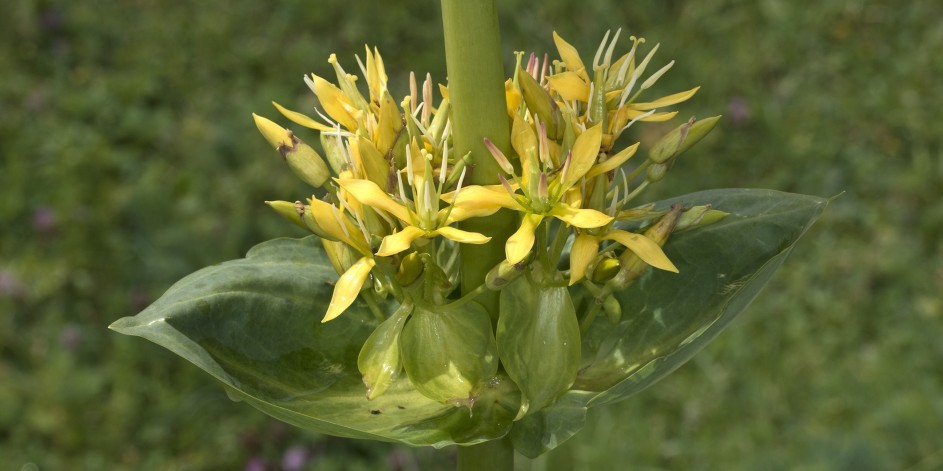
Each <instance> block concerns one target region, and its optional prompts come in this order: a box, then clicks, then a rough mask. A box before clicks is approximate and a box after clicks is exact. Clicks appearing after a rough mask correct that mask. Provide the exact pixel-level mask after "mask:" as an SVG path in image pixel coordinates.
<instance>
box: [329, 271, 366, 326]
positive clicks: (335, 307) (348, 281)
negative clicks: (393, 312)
mask: <svg viewBox="0 0 943 471" xmlns="http://www.w3.org/2000/svg"><path fill="white" fill-rule="evenodd" d="M374 265H376V262H374V261H373V258H372V257H363V258H361V259H360V260H357V262H356V263H354V264H353V266H351V267H350V269H349V270H347V271H346V272H344V274H343V275H341V277H340V278H339V279H338V280H337V284H336V285H334V295H333V296H331V304H330V305H328V307H327V313H326V314H324V318H323V319H321V322H327V321H330V320H333V319H335V318H337V316H339V315H341V313H343V312H344V311H345V310H346V309H347V308H348V307H350V305H351V304H353V302H354V300H355V299H357V295H359V294H360V288H362V287H363V284H364V282H366V281H367V276H369V275H370V270H371V269H373V266H374Z"/></svg>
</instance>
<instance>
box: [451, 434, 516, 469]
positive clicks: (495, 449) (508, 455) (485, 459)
mask: <svg viewBox="0 0 943 471" xmlns="http://www.w3.org/2000/svg"><path fill="white" fill-rule="evenodd" d="M513 469H514V447H513V446H512V445H511V438H510V437H509V436H507V437H504V438H501V439H499V440H491V441H490V442H484V443H479V444H478V445H472V446H460V447H458V471H513Z"/></svg>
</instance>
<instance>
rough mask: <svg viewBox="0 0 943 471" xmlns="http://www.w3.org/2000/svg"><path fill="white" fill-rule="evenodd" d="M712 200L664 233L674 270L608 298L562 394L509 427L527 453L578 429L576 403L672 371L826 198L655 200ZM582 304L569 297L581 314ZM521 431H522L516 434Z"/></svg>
mask: <svg viewBox="0 0 943 471" xmlns="http://www.w3.org/2000/svg"><path fill="white" fill-rule="evenodd" d="M676 202H682V203H684V204H685V205H699V204H706V203H711V204H712V205H713V207H714V208H716V209H718V210H722V211H727V212H729V213H730V215H729V216H727V217H726V218H724V219H723V220H721V221H720V222H717V223H715V224H712V225H709V226H705V227H701V228H698V229H692V230H690V231H685V232H683V233H680V234H676V235H673V236H672V237H671V238H670V239H669V240H668V243H667V244H666V245H665V247H664V249H665V253H666V254H667V255H668V258H670V259H671V260H672V261H673V262H674V263H675V264H676V265H677V267H678V269H679V270H680V273H677V274H675V273H669V272H665V271H662V270H651V269H650V270H649V271H648V272H647V273H646V274H645V275H643V276H642V277H641V278H640V279H639V280H638V281H637V282H636V283H635V284H634V285H632V286H630V287H629V288H628V289H626V290H625V291H622V292H620V293H618V294H617V298H618V300H619V302H620V303H621V305H622V309H623V316H622V320H621V321H620V322H619V323H618V324H617V325H612V324H611V323H610V322H609V321H608V320H607V319H606V318H605V316H600V317H599V318H597V319H596V320H595V322H594V323H593V324H592V326H591V327H590V328H589V330H588V331H587V332H586V333H585V334H584V335H583V338H582V341H583V353H582V355H583V358H582V367H581V369H580V371H579V374H578V376H577V379H576V382H575V383H574V385H573V387H572V388H571V390H570V391H569V392H568V393H567V394H566V395H565V396H563V397H562V398H560V399H559V400H557V402H556V403H554V404H553V405H551V406H549V407H547V408H546V409H544V410H543V411H541V413H540V414H539V416H538V417H533V418H530V417H527V418H525V419H524V420H522V421H521V422H524V421H525V420H526V421H527V422H526V425H525V424H519V423H516V424H515V427H514V429H513V430H512V431H511V437H512V439H513V440H514V447H515V449H517V450H518V451H520V452H521V453H524V454H526V455H527V456H536V455H539V454H540V453H542V452H544V451H547V450H550V449H552V448H553V447H555V446H556V445H558V444H559V443H560V442H562V440H565V439H566V438H568V437H569V436H572V435H573V434H575V433H576V432H577V431H578V430H579V429H580V428H582V426H583V421H582V419H581V416H580V410H579V406H580V405H582V406H585V407H590V406H595V405H600V404H606V403H610V402H615V401H618V400H622V399H625V398H627V397H629V396H631V395H632V394H635V393H637V392H639V391H641V390H643V389H645V388H647V387H649V386H651V385H652V384H654V383H655V382H656V381H658V380H659V379H661V378H663V377H665V376H667V375H668V374H669V373H671V372H672V371H674V370H675V369H677V368H678V367H679V366H681V365H682V364H683V363H684V362H685V361H687V360H688V359H690V358H691V357H692V356H693V355H694V354H695V353H696V352H697V351H698V350H700V349H701V348H702V347H704V345H706V344H707V342H709V341H710V340H711V339H713V338H714V337H716V336H717V335H718V334H719V333H720V332H721V331H722V330H723V329H724V328H725V327H727V325H729V324H730V322H731V321H732V320H733V319H734V318H735V317H736V316H737V315H738V314H740V313H741V312H742V311H743V310H744V309H745V308H746V307H747V306H748V305H749V303H750V302H751V301H752V300H753V299H754V298H755V297H756V295H757V294H758V293H759V292H760V290H761V289H762V288H763V287H764V286H765V285H766V283H767V282H768V281H769V280H770V277H771V276H772V275H773V273H774V272H775V271H776V269H777V268H779V266H780V265H781V264H782V262H783V261H784V260H785V258H786V257H787V256H788V255H789V253H790V251H791V250H792V248H793V247H794V245H795V243H796V241H797V240H798V239H799V237H801V236H802V234H804V233H805V231H806V230H807V229H808V228H809V227H810V226H811V225H812V223H813V222H814V221H815V220H816V219H817V218H818V217H819V216H820V215H821V213H822V211H823V210H824V209H825V206H826V204H827V200H825V199H822V198H816V197H811V196H804V195H796V194H789V193H781V192H776V191H769V190H746V189H733V190H711V191H705V192H700V193H693V194H689V195H685V196H681V197H678V198H674V199H671V200H667V201H662V202H659V203H657V208H658V209H666V208H667V207H669V206H670V205H671V204H672V203H676ZM588 301H589V300H586V299H583V300H575V302H576V303H577V309H578V310H585V308H586V306H587V304H586V303H587V302H588ZM518 427H526V430H527V433H522V432H521V431H518V430H516V429H517V428H518Z"/></svg>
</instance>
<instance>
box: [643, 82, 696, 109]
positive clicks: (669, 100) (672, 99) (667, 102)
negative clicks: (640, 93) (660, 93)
mask: <svg viewBox="0 0 943 471" xmlns="http://www.w3.org/2000/svg"><path fill="white" fill-rule="evenodd" d="M700 88H701V87H694V88H692V89H690V90H688V91H686V92H679V93H675V94H674V95H668V96H664V97H661V98H659V99H657V100H655V101H652V102H648V103H632V108H635V109H637V110H642V111H646V110H653V109H655V108H662V107H665V106H671V105H676V104H678V103H681V102H682V101H685V100H687V99H688V98H691V97H692V96H694V94H695V93H697V91H698V90H700Z"/></svg>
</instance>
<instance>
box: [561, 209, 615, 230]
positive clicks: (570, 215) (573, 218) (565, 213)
mask: <svg viewBox="0 0 943 471" xmlns="http://www.w3.org/2000/svg"><path fill="white" fill-rule="evenodd" d="M550 215H551V216H553V217H555V218H557V219H559V220H561V221H563V222H565V223H567V224H569V225H571V226H574V227H579V228H581V229H589V228H593V227H602V226H605V225H606V224H609V223H610V222H612V217H611V216H607V215H606V214H605V213H601V212H599V211H596V210H595V209H576V208H574V207H572V206H570V205H568V204H564V203H557V205H556V206H554V207H553V209H551V210H550Z"/></svg>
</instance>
